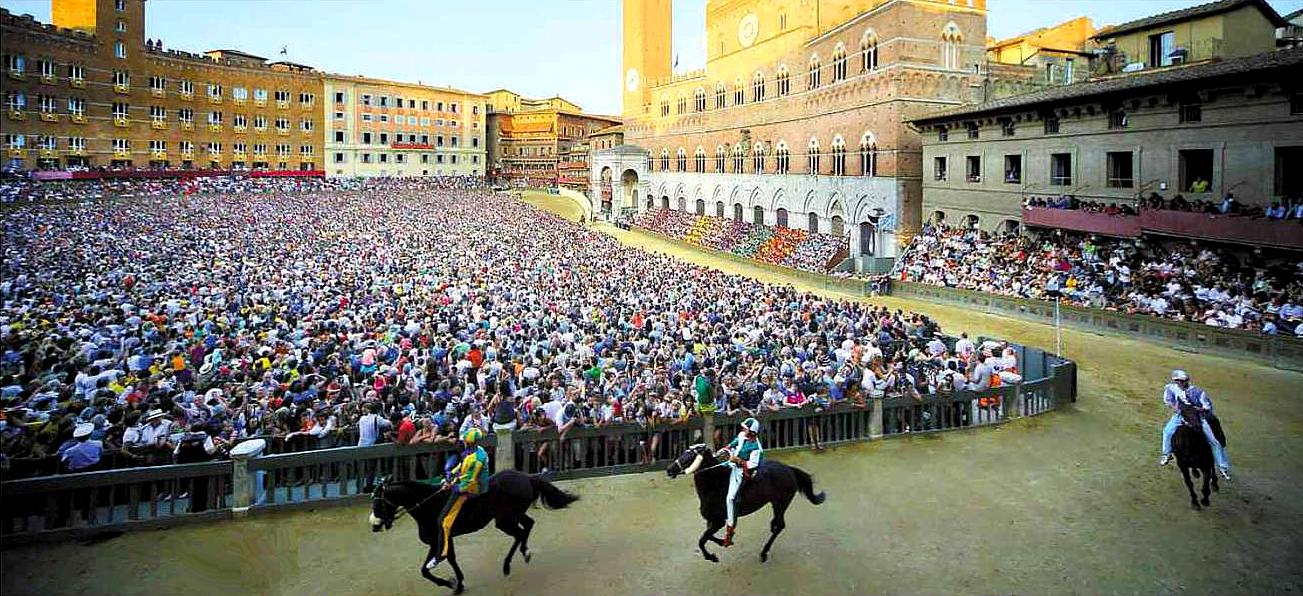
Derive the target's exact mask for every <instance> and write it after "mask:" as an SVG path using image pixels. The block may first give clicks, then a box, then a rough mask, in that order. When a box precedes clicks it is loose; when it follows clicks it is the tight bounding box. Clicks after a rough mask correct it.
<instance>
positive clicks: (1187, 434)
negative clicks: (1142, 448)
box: [1172, 404, 1221, 510]
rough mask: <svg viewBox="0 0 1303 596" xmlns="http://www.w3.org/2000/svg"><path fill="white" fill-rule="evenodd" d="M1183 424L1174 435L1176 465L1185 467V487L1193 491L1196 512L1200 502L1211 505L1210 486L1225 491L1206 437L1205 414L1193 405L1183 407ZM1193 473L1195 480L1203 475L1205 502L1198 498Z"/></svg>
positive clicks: (1182, 468)
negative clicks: (1215, 469) (1220, 482)
mask: <svg viewBox="0 0 1303 596" xmlns="http://www.w3.org/2000/svg"><path fill="white" fill-rule="evenodd" d="M1180 414H1181V422H1182V424H1181V425H1180V426H1178V427H1176V433H1175V434H1173V435H1172V452H1173V453H1174V454H1176V465H1177V467H1179V468H1181V477H1183V478H1185V488H1186V490H1188V491H1190V506H1191V507H1194V508H1195V509H1196V510H1197V509H1199V503H1200V502H1202V503H1203V504H1204V505H1208V503H1209V501H1208V485H1209V483H1211V484H1212V490H1213V491H1216V492H1220V491H1221V488H1220V487H1218V486H1217V475H1216V474H1214V473H1213V450H1212V446H1210V445H1209V444H1208V439H1207V437H1205V436H1204V434H1203V413H1202V411H1201V410H1200V409H1199V408H1197V407H1195V406H1192V405H1189V404H1182V405H1181V410H1180ZM1191 473H1193V474H1194V477H1195V478H1198V477H1199V475H1200V474H1203V500H1202V501H1200V500H1199V499H1196V498H1195V495H1194V483H1193V482H1191V481H1190V474H1191Z"/></svg>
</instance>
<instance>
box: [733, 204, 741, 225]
mask: <svg viewBox="0 0 1303 596" xmlns="http://www.w3.org/2000/svg"><path fill="white" fill-rule="evenodd" d="M733 221H737V222H740V221H742V203H733Z"/></svg>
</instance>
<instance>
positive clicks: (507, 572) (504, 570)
mask: <svg viewBox="0 0 1303 596" xmlns="http://www.w3.org/2000/svg"><path fill="white" fill-rule="evenodd" d="M502 575H511V565H503V566H502Z"/></svg>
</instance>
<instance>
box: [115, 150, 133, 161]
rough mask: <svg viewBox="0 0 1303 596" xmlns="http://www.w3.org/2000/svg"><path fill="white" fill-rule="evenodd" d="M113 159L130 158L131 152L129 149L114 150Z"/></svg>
mask: <svg viewBox="0 0 1303 596" xmlns="http://www.w3.org/2000/svg"><path fill="white" fill-rule="evenodd" d="M113 157H121V158H123V159H128V158H130V157H131V150H130V149H114V150H113Z"/></svg>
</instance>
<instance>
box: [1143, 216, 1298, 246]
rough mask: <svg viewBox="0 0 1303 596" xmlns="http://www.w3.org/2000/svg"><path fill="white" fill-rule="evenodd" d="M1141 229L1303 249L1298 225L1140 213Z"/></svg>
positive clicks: (1282, 222) (1232, 218)
mask: <svg viewBox="0 0 1303 596" xmlns="http://www.w3.org/2000/svg"><path fill="white" fill-rule="evenodd" d="M1140 225H1141V227H1142V228H1143V229H1144V230H1145V231H1146V232H1153V233H1156V234H1167V235H1170V236H1182V237H1186V238H1203V239H1208V240H1220V241H1223V242H1237V243H1243V244H1251V245H1261V246H1276V247H1280V248H1289V249H1293V250H1299V249H1303V225H1299V223H1298V222H1296V221H1277V220H1271V219H1255V218H1248V217H1237V216H1231V215H1209V214H1207V213H1189V212H1185V211H1150V210H1145V211H1141V212H1140Z"/></svg>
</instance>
